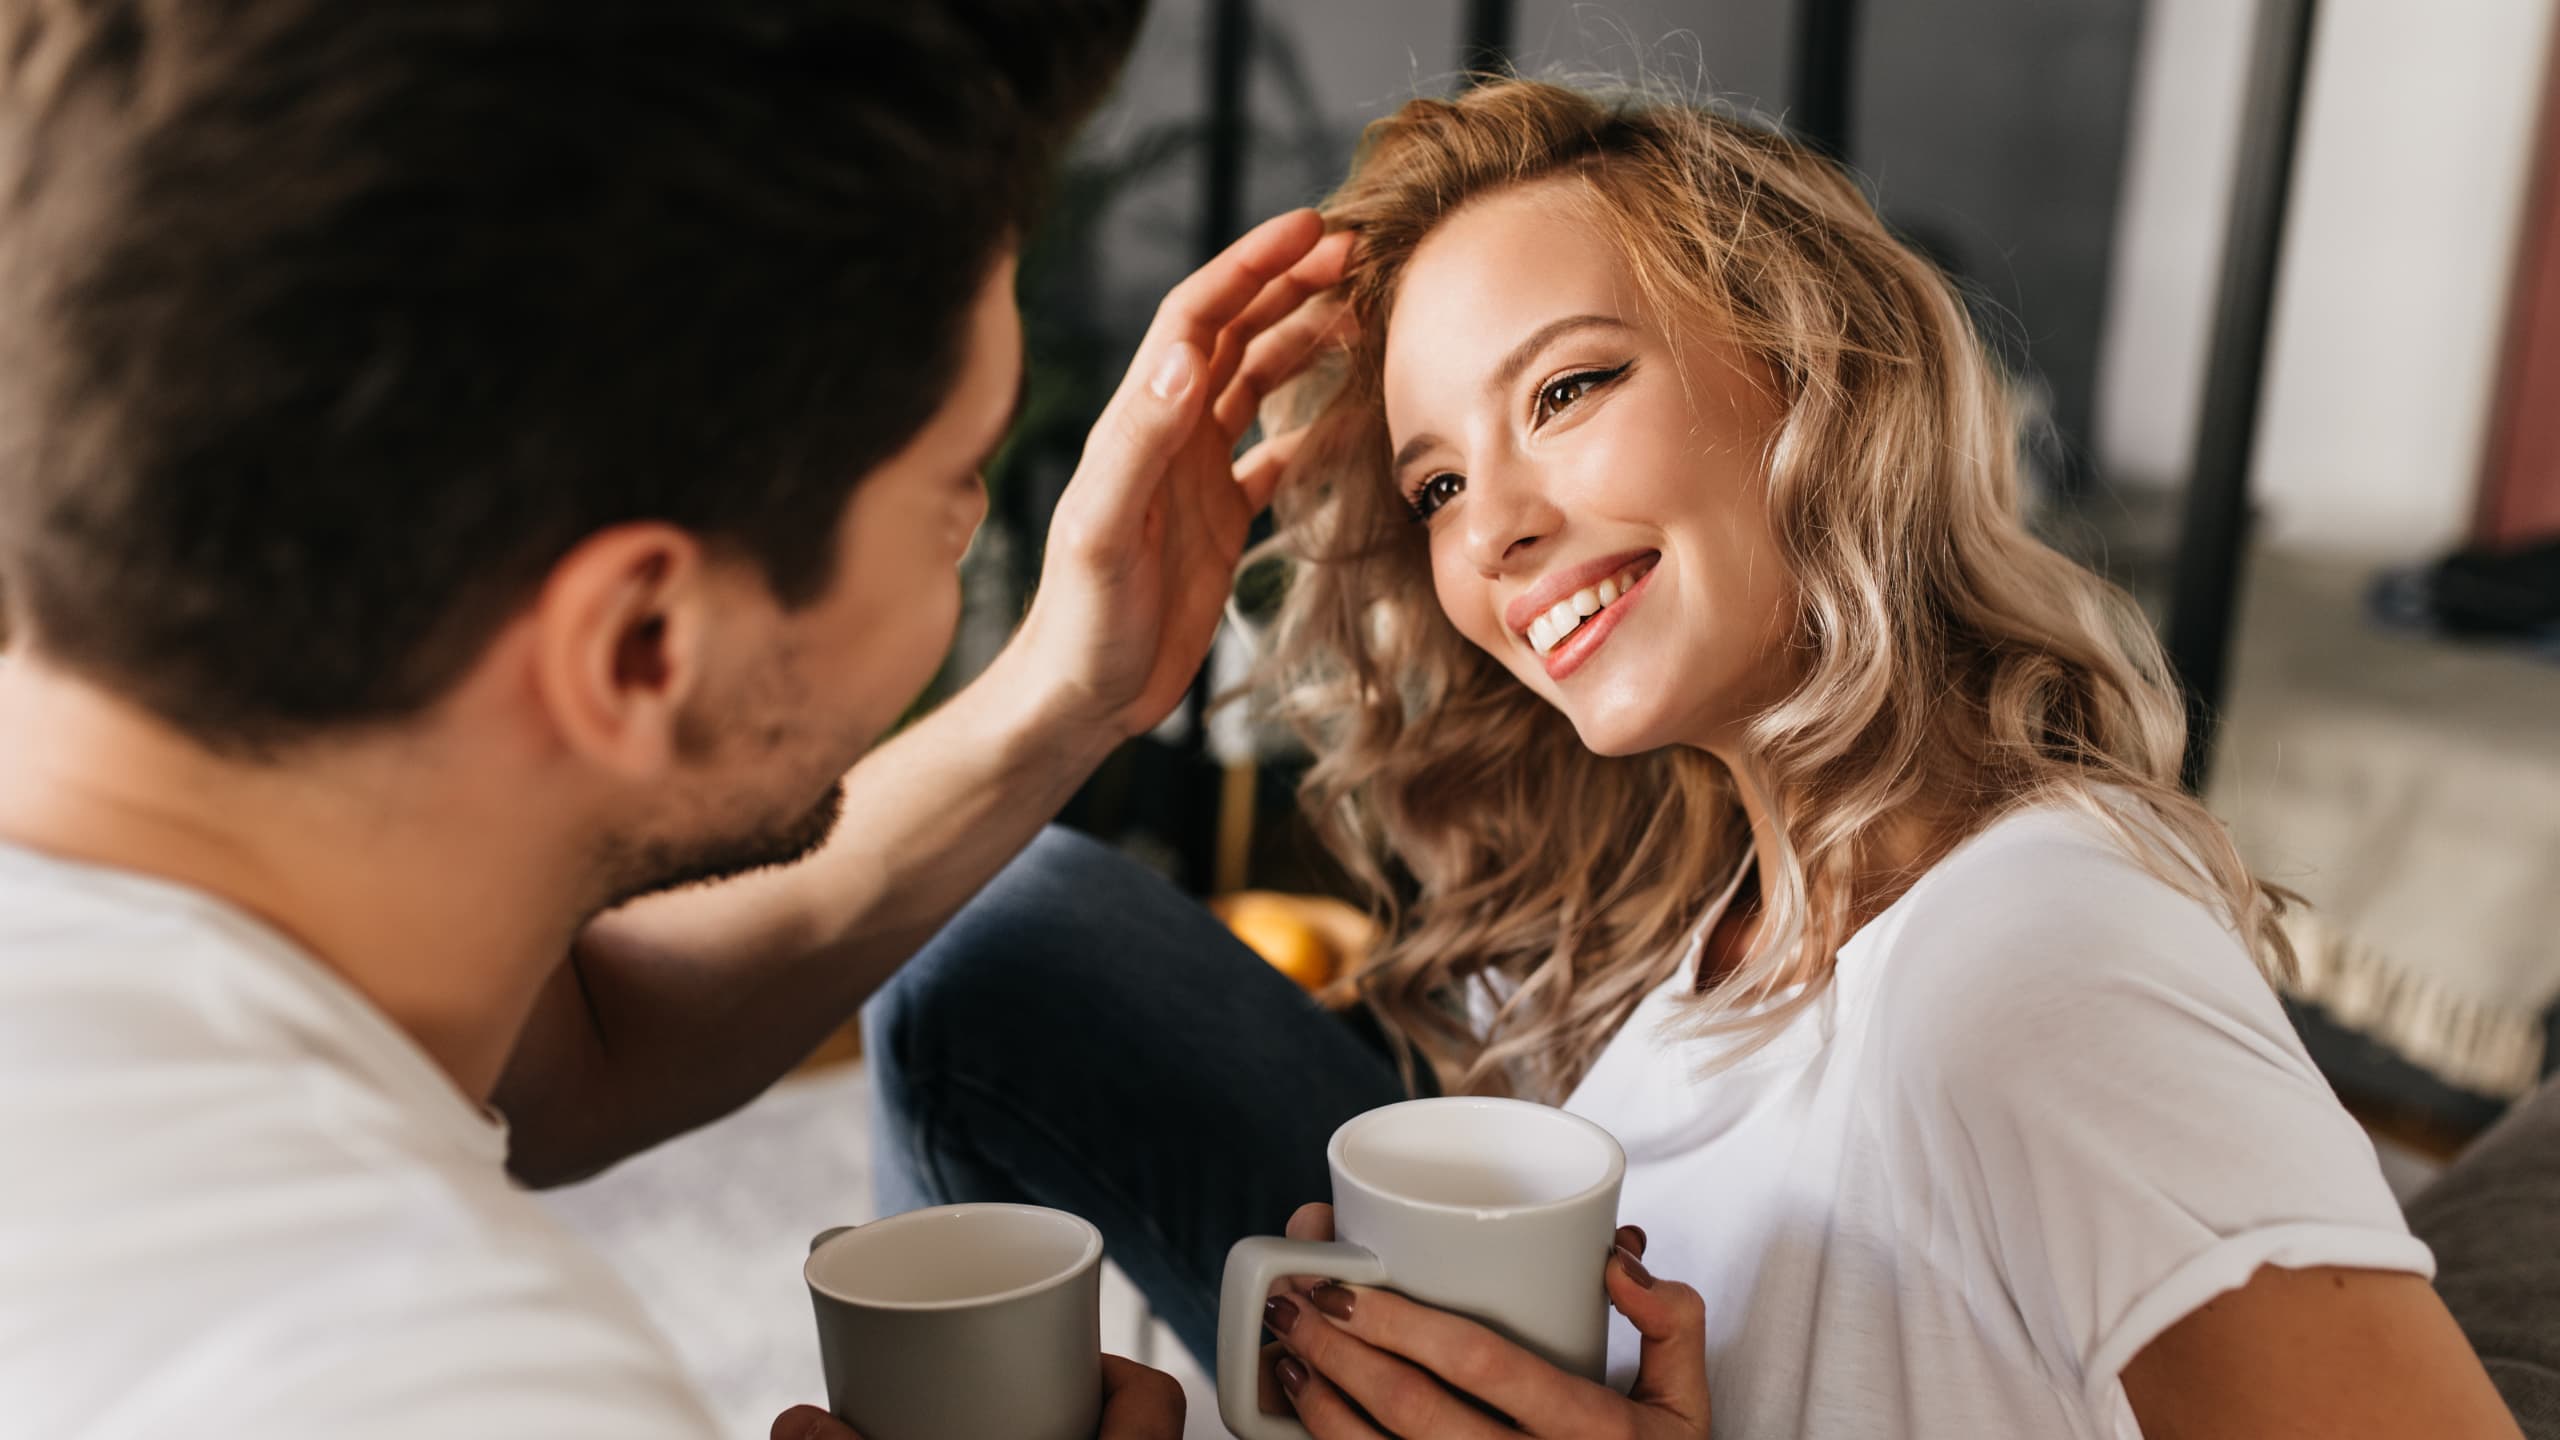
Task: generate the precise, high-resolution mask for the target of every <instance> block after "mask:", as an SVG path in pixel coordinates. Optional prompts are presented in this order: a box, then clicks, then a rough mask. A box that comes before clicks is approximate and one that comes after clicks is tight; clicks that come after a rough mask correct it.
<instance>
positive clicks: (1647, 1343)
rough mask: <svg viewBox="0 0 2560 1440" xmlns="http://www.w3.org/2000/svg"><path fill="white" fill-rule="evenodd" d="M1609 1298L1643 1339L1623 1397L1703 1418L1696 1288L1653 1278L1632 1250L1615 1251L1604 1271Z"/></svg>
mask: <svg viewBox="0 0 2560 1440" xmlns="http://www.w3.org/2000/svg"><path fill="white" fill-rule="evenodd" d="M1603 1276H1604V1279H1603V1283H1605V1284H1606V1285H1607V1286H1608V1287H1609V1303H1610V1304H1612V1305H1615V1306H1616V1307H1618V1313H1619V1314H1621V1315H1624V1316H1626V1317H1627V1322H1628V1323H1629V1324H1631V1325H1633V1326H1635V1327H1636V1336H1637V1338H1638V1340H1639V1341H1640V1342H1641V1348H1640V1350H1639V1352H1638V1361H1637V1365H1636V1383H1635V1386H1634V1388H1633V1389H1632V1390H1630V1391H1629V1392H1628V1395H1627V1398H1628V1399H1631V1400H1634V1401H1637V1402H1638V1403H1640V1404H1646V1405H1652V1406H1656V1407H1659V1408H1661V1409H1664V1410H1668V1411H1670V1412H1671V1413H1672V1414H1674V1415H1677V1416H1679V1417H1680V1418H1681V1419H1683V1420H1687V1421H1690V1422H1692V1423H1703V1422H1704V1421H1705V1420H1706V1417H1707V1305H1706V1301H1705V1300H1704V1299H1702V1298H1701V1297H1700V1296H1699V1294H1698V1292H1697V1291H1695V1290H1693V1289H1691V1288H1689V1287H1688V1286H1686V1285H1682V1284H1680V1283H1678V1282H1676V1281H1671V1280H1657V1279H1655V1278H1654V1277H1653V1276H1652V1275H1651V1274H1650V1273H1649V1272H1647V1271H1646V1269H1645V1268H1644V1266H1642V1265H1640V1264H1638V1263H1636V1259H1635V1257H1634V1256H1633V1255H1631V1254H1629V1253H1628V1252H1627V1251H1625V1250H1619V1251H1617V1252H1616V1253H1615V1254H1613V1255H1611V1256H1610V1257H1609V1267H1608V1269H1607V1270H1606V1271H1605V1272H1603Z"/></svg>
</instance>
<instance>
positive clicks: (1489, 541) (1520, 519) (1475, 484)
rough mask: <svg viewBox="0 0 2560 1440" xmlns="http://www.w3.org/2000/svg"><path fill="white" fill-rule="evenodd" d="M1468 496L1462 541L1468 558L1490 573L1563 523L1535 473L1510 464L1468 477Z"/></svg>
mask: <svg viewBox="0 0 2560 1440" xmlns="http://www.w3.org/2000/svg"><path fill="white" fill-rule="evenodd" d="M1467 500H1468V504H1467V505H1465V506H1464V507H1463V513H1464V514H1465V517H1466V518H1465V521H1464V525H1463V531H1462V537H1461V540H1460V543H1461V545H1463V546H1464V548H1465V553H1466V558H1467V561H1468V563H1470V564H1472V565H1474V566H1475V567H1476V568H1477V569H1479V570H1482V571H1484V572H1485V573H1487V574H1495V573H1498V572H1500V571H1502V570H1506V569H1508V568H1510V567H1512V566H1514V565H1517V564H1519V563H1520V562H1521V561H1522V560H1523V559H1524V558H1526V557H1527V556H1529V555H1531V554H1533V553H1534V552H1535V551H1536V550H1537V548H1538V546H1539V545H1540V544H1541V543H1542V542H1544V541H1546V540H1548V539H1551V538H1553V536H1554V535H1555V533H1556V531H1557V530H1559V529H1560V528H1562V527H1563V525H1564V512H1563V511H1561V510H1559V509H1557V508H1556V506H1555V505H1554V503H1553V502H1551V501H1549V500H1548V499H1547V496H1546V492H1545V490H1544V488H1543V487H1541V486H1540V485H1539V484H1538V483H1537V477H1536V476H1535V475H1533V474H1529V473H1525V472H1523V471H1521V470H1519V469H1516V468H1513V467H1510V466H1494V467H1485V468H1483V469H1480V470H1479V471H1478V472H1477V473H1476V474H1474V475H1471V476H1469V477H1468V478H1467Z"/></svg>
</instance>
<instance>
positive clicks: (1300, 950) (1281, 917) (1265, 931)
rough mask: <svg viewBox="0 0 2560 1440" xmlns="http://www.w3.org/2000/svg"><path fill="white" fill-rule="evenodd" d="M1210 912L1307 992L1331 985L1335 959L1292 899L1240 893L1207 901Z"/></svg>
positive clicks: (1337, 960) (1338, 963) (1255, 892)
mask: <svg viewBox="0 0 2560 1440" xmlns="http://www.w3.org/2000/svg"><path fill="white" fill-rule="evenodd" d="M1210 908H1211V909H1212V910H1214V911H1216V912H1217V915H1218V918H1219V919H1221V920H1224V921H1226V922H1227V928H1228V929H1229V930H1232V931H1234V932H1235V937H1236V938H1237V939H1239V940H1241V941H1243V942H1244V943H1245V945H1246V947H1247V948H1248V949H1250V950H1252V951H1253V952H1254V953H1255V954H1257V955H1260V956H1261V957H1262V958H1263V959H1265V960H1267V961H1269V962H1271V968H1273V969H1275V970H1277V971H1279V972H1280V973H1281V974H1283V975H1286V976H1288V977H1289V978H1290V979H1291V980H1294V981H1296V982H1297V983H1298V985H1299V987H1300V988H1302V989H1305V990H1308V991H1311V992H1312V991H1316V990H1321V989H1323V988H1324V987H1325V986H1327V985H1330V984H1332V983H1333V977H1334V974H1335V972H1336V971H1337V970H1338V969H1340V967H1341V963H1342V962H1341V957H1340V956H1338V955H1336V954H1335V953H1334V949H1333V946H1332V945H1331V944H1330V943H1329V942H1327V941H1326V939H1325V937H1324V932H1323V931H1321V930H1319V929H1318V928H1317V927H1316V926H1315V925H1313V924H1311V923H1309V921H1308V918H1307V916H1306V914H1305V913H1304V911H1303V910H1302V908H1301V907H1300V905H1299V903H1298V902H1297V901H1295V900H1293V899H1292V898H1290V897H1288V896H1285V895H1277V894H1273V893H1271V892H1269V891H1263V890H1245V891H1241V892H1238V893H1237V894H1234V895H1228V896H1224V897H1222V898H1220V899H1218V900H1216V901H1214V902H1212V903H1211V905H1210Z"/></svg>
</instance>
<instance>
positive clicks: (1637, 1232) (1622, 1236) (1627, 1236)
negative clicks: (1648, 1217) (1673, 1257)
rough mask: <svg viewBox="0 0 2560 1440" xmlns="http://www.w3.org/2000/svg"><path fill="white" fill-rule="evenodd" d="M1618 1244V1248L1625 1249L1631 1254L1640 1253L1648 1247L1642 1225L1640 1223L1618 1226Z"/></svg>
mask: <svg viewBox="0 0 2560 1440" xmlns="http://www.w3.org/2000/svg"><path fill="white" fill-rule="evenodd" d="M1618 1246H1619V1248H1620V1249H1623V1250H1626V1251H1628V1252H1630V1253H1632V1254H1636V1255H1642V1254H1643V1253H1644V1252H1645V1251H1646V1249H1647V1248H1649V1242H1648V1241H1647V1240H1646V1238H1645V1233H1644V1227H1643V1226H1641V1225H1621V1226H1619V1227H1618Z"/></svg>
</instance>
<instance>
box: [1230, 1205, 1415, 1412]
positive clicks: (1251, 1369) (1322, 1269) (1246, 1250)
mask: <svg viewBox="0 0 2560 1440" xmlns="http://www.w3.org/2000/svg"><path fill="white" fill-rule="evenodd" d="M1284 1275H1316V1276H1322V1277H1323V1278H1325V1279H1327V1280H1346V1281H1349V1282H1350V1283H1352V1284H1354V1285H1376V1284H1379V1283H1382V1282H1383V1281H1385V1279H1386V1278H1387V1267H1386V1266H1385V1265H1384V1264H1383V1263H1381V1262H1380V1261H1379V1259H1378V1257H1377V1256H1375V1255H1372V1254H1370V1253H1369V1252H1368V1251H1366V1250H1363V1249H1361V1248H1360V1247H1359V1246H1357V1245H1353V1244H1350V1243H1348V1242H1346V1241H1341V1240H1282V1239H1279V1238H1277V1237H1275V1236H1270V1235H1255V1236H1252V1237H1250V1238H1247V1239H1243V1240H1239V1241H1237V1242H1236V1245H1235V1248H1234V1249H1232V1250H1230V1251H1228V1252H1227V1273H1226V1277H1225V1279H1224V1280H1222V1281H1221V1282H1220V1283H1219V1285H1218V1418H1219V1419H1221V1420H1224V1421H1225V1422H1226V1424H1227V1428H1228V1429H1229V1430H1232V1431H1234V1432H1235V1433H1236V1434H1237V1435H1238V1436H1239V1437H1241V1440H1306V1434H1307V1428H1306V1427H1305V1426H1303V1425H1301V1424H1299V1423H1298V1422H1297V1421H1296V1420H1294V1419H1291V1418H1289V1417H1287V1416H1283V1415H1265V1414H1263V1413H1262V1396H1261V1393H1260V1392H1261V1384H1262V1377H1261V1370H1262V1305H1263V1302H1264V1301H1265V1300H1268V1299H1269V1298H1270V1296H1271V1287H1272V1286H1274V1285H1276V1284H1278V1283H1279V1282H1280V1278H1281V1277H1282V1276H1284Z"/></svg>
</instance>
